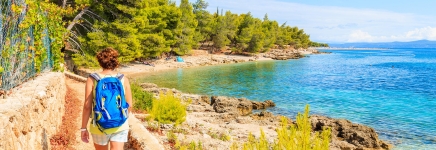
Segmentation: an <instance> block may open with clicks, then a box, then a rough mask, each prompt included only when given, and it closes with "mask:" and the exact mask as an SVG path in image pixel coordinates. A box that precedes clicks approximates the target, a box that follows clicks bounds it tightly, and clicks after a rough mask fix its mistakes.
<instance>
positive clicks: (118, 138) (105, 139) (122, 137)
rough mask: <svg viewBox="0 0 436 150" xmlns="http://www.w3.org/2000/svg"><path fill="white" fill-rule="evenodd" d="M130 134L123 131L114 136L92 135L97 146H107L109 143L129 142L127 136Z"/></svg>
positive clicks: (113, 134) (127, 131)
mask: <svg viewBox="0 0 436 150" xmlns="http://www.w3.org/2000/svg"><path fill="white" fill-rule="evenodd" d="M128 134H129V130H123V131H120V132H117V133H112V134H107V135H106V134H91V135H92V140H93V141H94V143H95V144H98V145H107V144H108V143H109V141H113V142H127V138H128V137H127V136H128Z"/></svg>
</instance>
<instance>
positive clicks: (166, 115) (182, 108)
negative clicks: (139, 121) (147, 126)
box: [150, 91, 186, 125]
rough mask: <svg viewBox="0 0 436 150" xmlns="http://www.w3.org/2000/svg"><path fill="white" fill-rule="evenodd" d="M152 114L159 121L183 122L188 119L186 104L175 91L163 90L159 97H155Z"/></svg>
mask: <svg viewBox="0 0 436 150" xmlns="http://www.w3.org/2000/svg"><path fill="white" fill-rule="evenodd" d="M150 115H151V116H152V117H153V118H154V119H155V120H156V121H158V122H159V123H166V124H167V123H175V124H176V125H178V124H181V123H183V122H184V121H185V119H186V105H185V104H183V103H182V102H181V100H180V99H179V98H177V97H175V96H174V94H173V92H171V91H168V92H167V93H166V94H164V93H163V92H161V93H160V94H159V99H153V107H152V110H151V112H150Z"/></svg>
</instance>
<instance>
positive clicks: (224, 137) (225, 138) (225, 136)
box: [219, 133, 232, 141]
mask: <svg viewBox="0 0 436 150" xmlns="http://www.w3.org/2000/svg"><path fill="white" fill-rule="evenodd" d="M231 138H232V137H230V135H228V134H225V133H221V134H220V135H219V139H220V140H221V141H230V140H231Z"/></svg>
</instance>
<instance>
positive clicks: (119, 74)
mask: <svg viewBox="0 0 436 150" xmlns="http://www.w3.org/2000/svg"><path fill="white" fill-rule="evenodd" d="M116 77H117V78H118V79H120V80H121V79H123V77H124V74H121V73H117V76H116Z"/></svg>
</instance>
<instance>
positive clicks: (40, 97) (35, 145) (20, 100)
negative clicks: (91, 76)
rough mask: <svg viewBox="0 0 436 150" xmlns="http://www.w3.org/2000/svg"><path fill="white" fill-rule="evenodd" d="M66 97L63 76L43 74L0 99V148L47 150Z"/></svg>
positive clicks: (7, 149)
mask: <svg viewBox="0 0 436 150" xmlns="http://www.w3.org/2000/svg"><path fill="white" fill-rule="evenodd" d="M65 94H66V85H65V76H64V74H63V73H56V72H49V73H43V74H41V75H39V76H37V77H35V78H34V79H31V80H29V81H27V82H25V83H23V84H22V85H20V86H19V87H16V88H14V89H13V90H12V94H11V95H10V96H8V97H7V98H6V99H0V120H2V121H0V149H6V150H21V149H23V150H24V149H38V150H39V149H43V150H46V149H50V137H51V136H52V135H54V134H56V133H57V131H58V130H59V129H60V126H61V124H62V115H63V114H64V110H65V109H64V102H65Z"/></svg>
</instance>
